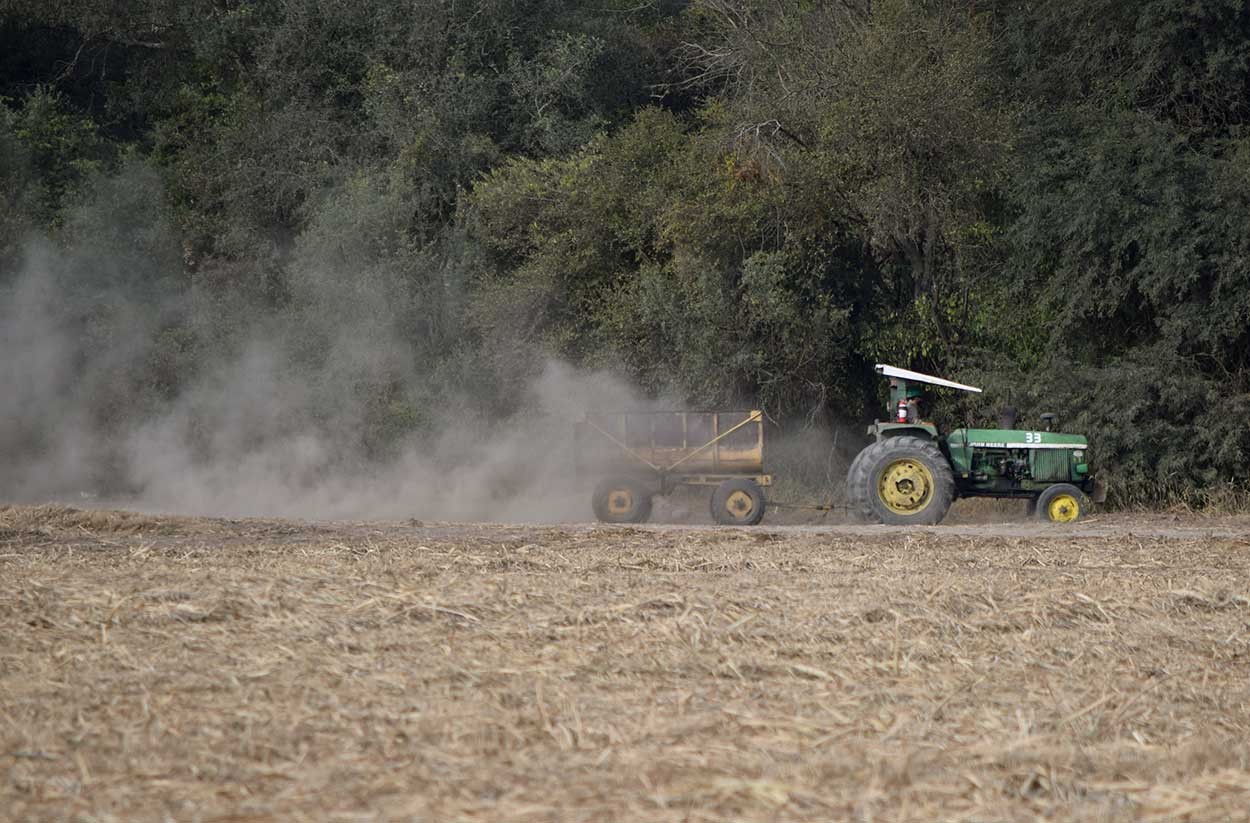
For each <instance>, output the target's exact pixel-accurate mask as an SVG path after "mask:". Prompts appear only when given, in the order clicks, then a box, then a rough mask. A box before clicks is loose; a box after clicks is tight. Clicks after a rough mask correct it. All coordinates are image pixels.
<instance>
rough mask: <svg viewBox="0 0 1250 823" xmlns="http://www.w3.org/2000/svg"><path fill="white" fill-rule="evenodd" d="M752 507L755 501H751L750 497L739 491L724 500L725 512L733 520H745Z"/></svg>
mask: <svg viewBox="0 0 1250 823" xmlns="http://www.w3.org/2000/svg"><path fill="white" fill-rule="evenodd" d="M754 505H755V501H753V500H752V499H751V495H749V494H747V493H746V492H744V491H742V490H741V489H739V490H738V491H735V492H734V493H733V494H731V495H729V497H727V498H726V499H725V511H727V512H729V516H730V517H732V518H733V519H734V520H746V518H747V515H749V514H750V513H751V509H752V507H753V506H754Z"/></svg>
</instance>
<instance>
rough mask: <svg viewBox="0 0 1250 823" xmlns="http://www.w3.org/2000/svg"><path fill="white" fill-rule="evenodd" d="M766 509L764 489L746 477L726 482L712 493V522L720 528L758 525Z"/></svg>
mask: <svg viewBox="0 0 1250 823" xmlns="http://www.w3.org/2000/svg"><path fill="white" fill-rule="evenodd" d="M767 508H768V500H767V499H766V498H765V497H764V489H762V488H761V487H760V484H759V483H756V482H755V481H754V480H751V479H749V478H746V477H735V478H734V479H732V480H726V481H725V482H724V483H721V484H720V485H719V486H717V487H716V491H714V492H712V502H711V510H712V520H714V521H716V522H717V523H719V524H721V525H722V526H755V525H758V524H759V522H760V521H761V520H763V519H764V511H765V509H767Z"/></svg>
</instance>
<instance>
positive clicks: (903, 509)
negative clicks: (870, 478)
mask: <svg viewBox="0 0 1250 823" xmlns="http://www.w3.org/2000/svg"><path fill="white" fill-rule="evenodd" d="M877 496H878V497H880V498H881V502H882V503H884V504H885V505H886V508H888V509H889V510H890V511H892V512H894V513H896V514H916V513H917V512H921V511H924V509H925V507H926V506H928V505H929V503H930V502H931V501H932V500H933V474H932V473H931V472H930V471H929V468H928V467H927V466H925V464H924V463H921V462H920V461H919V460H915V459H913V458H910V457H904V458H902V459H901V460H895V461H894V462H893V463H891V464H890V465H888V466H886V467H885V471H883V472H881V480H880V481H878V483H877Z"/></svg>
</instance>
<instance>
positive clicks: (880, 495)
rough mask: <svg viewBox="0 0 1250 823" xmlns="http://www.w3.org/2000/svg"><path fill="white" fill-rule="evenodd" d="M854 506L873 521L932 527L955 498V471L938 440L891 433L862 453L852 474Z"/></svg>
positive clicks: (849, 480) (849, 486)
mask: <svg viewBox="0 0 1250 823" xmlns="http://www.w3.org/2000/svg"><path fill="white" fill-rule="evenodd" d="M846 482H847V496H848V497H849V498H850V502H851V510H852V511H853V512H855V513H856V514H858V515H859V516H860V517H862V518H863V519H865V520H867V521H869V522H873V523H886V524H889V525H892V526H911V525H917V526H932V525H934V524H937V523H940V522H941V520H942V518H943V517H945V516H946V512H947V510H949V509H950V507H951V502H952V501H953V500H954V499H955V476H954V475H953V474H952V473H951V467H950V464H949V463H947V462H946V458H945V457H944V456H943V455H942V452H941V450H940V449H938V447H937V445H936V444H934V443H933V442H932V441H929V440H924V439H922V438H919V437H906V436H899V437H890V438H887V439H885V440H879V441H877V442H876V443H873V444H872V445H870V446H868V448H866V449H864V450H863V451H862V452H860V455H859V457H857V458H855V462H853V463H852V464H851V470H850V472H849V473H848V475H847V478H846Z"/></svg>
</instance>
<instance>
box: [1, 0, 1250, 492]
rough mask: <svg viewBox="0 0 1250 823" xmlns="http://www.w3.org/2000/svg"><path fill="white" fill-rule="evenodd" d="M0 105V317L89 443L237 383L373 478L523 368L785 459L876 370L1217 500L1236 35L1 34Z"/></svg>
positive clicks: (396, 21)
mask: <svg viewBox="0 0 1250 823" xmlns="http://www.w3.org/2000/svg"><path fill="white" fill-rule="evenodd" d="M0 75H2V76H0V95H4V102H3V105H0V284H8V283H13V282H16V281H17V280H18V279H19V278H18V277H17V276H16V275H17V273H18V272H19V271H20V270H25V269H30V268H31V267H32V266H34V265H35V263H32V261H37V260H42V259H44V258H43V257H41V256H40V255H44V256H45V257H46V258H47V260H49V261H52V262H50V263H48V270H49V271H54V272H55V278H53V279H54V280H55V281H56V282H57V283H58V284H60V285H62V286H64V291H65V294H66V295H71V296H70V297H66V298H63V299H62V301H61V302H62V303H63V304H64V305H63V306H62V309H63V311H64V316H63V317H61V318H60V319H59V320H58V322H62V323H63V324H64V329H65V330H67V333H69V334H70V335H71V336H72V337H73V338H74V339H75V340H80V341H85V345H86V346H87V348H88V349H90V350H92V351H93V352H98V353H99V354H100V357H101V358H103V359H96V358H95V356H94V355H93V356H92V357H89V358H86V361H85V362H92V363H97V364H98V363H106V364H107V365H108V369H106V371H108V372H109V373H110V374H121V375H123V377H122V378H119V379H115V380H99V381H95V382H93V381H91V380H85V378H84V380H83V382H82V383H81V385H80V386H79V387H78V388H76V389H75V391H76V392H81V394H82V396H84V397H87V396H89V397H90V398H91V401H90V403H89V404H88V405H89V406H90V408H91V409H92V410H93V411H92V414H93V415H94V416H95V417H96V418H98V419H100V420H104V421H107V422H108V425H109V426H111V427H112V428H113V429H114V430H122V429H124V428H125V427H126V425H127V424H128V422H129V423H132V422H134V421H136V420H141V419H144V415H146V414H147V413H148V412H150V411H151V410H152V409H154V408H159V407H162V404H164V405H171V404H175V403H176V402H177V401H178V399H179V398H180V397H182V396H183V395H184V393H185V392H187V391H188V390H190V388H189V387H193V386H194V385H197V381H200V380H205V379H209V378H211V377H212V376H213V375H214V374H216V371H215V369H218V368H221V367H222V366H221V364H222V363H226V362H233V360H238V361H239V362H251V361H250V360H249V359H248V358H250V357H257V358H259V359H260V360H261V361H263V362H264V363H265V364H268V365H266V366H265V369H268V368H272V369H274V370H275V372H273V373H271V372H268V371H265V369H261V370H260V371H261V372H262V373H264V374H265V375H266V377H267V379H269V380H272V381H274V383H275V384H276V385H279V386H280V387H281V390H282V391H285V392H289V393H290V394H291V395H292V396H295V397H298V398H299V399H300V401H301V403H303V404H304V405H305V406H306V414H302V415H300V416H299V419H298V420H284V421H279V422H278V423H275V424H274V428H273V429H272V431H278V432H281V433H283V434H284V435H285V434H287V433H289V430H291V429H296V428H298V427H299V426H309V427H312V428H314V429H317V430H322V431H329V430H334V431H340V432H343V434H342V441H343V442H344V443H345V444H348V445H350V446H351V448H347V449H346V452H347V453H352V454H360V455H364V456H365V457H366V458H368V459H382V458H385V457H386V456H387V455H389V454H393V453H394V450H395V448H397V445H398V444H400V443H403V442H407V441H408V440H409V439H411V438H414V437H416V438H420V437H425V436H432V435H433V433H435V432H437V431H438V430H439V429H440V426H441V425H442V424H443V420H442V417H441V415H443V414H444V412H442V411H441V410H443V409H446V408H449V407H454V408H457V409H459V410H461V412H462V413H463V414H468V415H472V416H474V417H475V419H482V420H488V419H497V418H501V417H507V416H508V415H510V414H513V413H515V412H516V411H517V409H518V408H520V407H521V406H522V405H523V404H524V402H525V400H524V398H525V395H526V386H527V385H528V384H529V383H530V381H531V380H532V379H533V378H534V377H535V376H536V375H537V374H539V373H540V372H541V371H542V369H543V366H544V363H545V361H546V360H547V359H548V358H550V357H558V358H562V359H566V360H569V361H572V362H574V363H577V364H582V365H585V366H590V367H596V368H605V369H608V370H611V371H614V372H617V373H619V374H622V375H625V376H628V377H630V378H632V379H633V380H634V381H635V382H636V383H637V384H638V385H639V386H641V387H642V388H643V389H644V390H646V391H647V392H648V393H650V394H652V395H655V396H664V397H666V398H667V399H670V400H671V401H672V402H674V403H687V404H698V405H720V404H733V405H737V404H759V405H761V406H762V407H763V408H765V409H766V410H767V411H768V413H769V414H770V416H771V417H772V418H773V419H774V420H776V421H778V423H779V424H780V425H781V426H782V427H783V429H784V428H785V427H787V426H791V427H792V426H794V425H798V424H801V425H804V426H807V427H808V430H809V431H810V430H812V429H813V428H814V427H819V426H825V427H828V426H829V425H830V424H831V423H833V422H836V421H838V420H841V419H845V420H848V421H854V422H856V423H858V422H859V421H862V420H865V419H871V418H872V417H873V416H874V415H878V414H880V412H881V394H880V392H881V390H882V387H881V385H880V381H879V380H877V379H876V377H875V376H874V375H873V374H872V370H871V365H872V364H873V363H874V362H881V361H885V362H893V363H897V364H899V365H903V366H910V367H914V368H919V369H923V370H926V371H933V372H939V373H948V374H950V376H952V377H956V378H960V379H965V380H970V381H972V382H977V381H981V382H984V383H985V385H986V387H987V388H988V389H990V390H991V392H990V393H991V394H992V395H993V399H990V398H986V399H985V400H984V403H985V404H986V405H983V406H979V405H973V406H966V407H965V406H960V405H953V404H952V405H949V406H947V407H945V408H942V409H940V410H939V412H940V414H941V415H942V416H943V417H944V419H947V420H950V421H952V422H959V421H960V420H961V419H962V418H967V417H976V418H978V419H979V422H989V421H990V420H991V419H992V418H993V417H994V415H995V408H996V406H997V405H999V404H1001V402H1003V401H1004V400H1006V399H1010V400H1011V402H1014V403H1015V404H1016V405H1018V406H1020V407H1021V409H1022V410H1025V411H1026V412H1027V413H1028V414H1031V415H1035V414H1036V413H1038V412H1040V411H1043V410H1055V411H1058V412H1060V413H1061V414H1062V415H1063V417H1064V420H1065V421H1066V425H1067V427H1069V428H1071V429H1083V430H1086V431H1088V432H1089V433H1090V435H1091V437H1092V439H1093V440H1094V442H1095V444H1096V447H1095V454H1096V457H1097V461H1098V465H1099V468H1100V469H1101V470H1103V471H1104V472H1105V473H1106V474H1107V475H1108V476H1109V477H1111V478H1113V480H1114V481H1115V484H1116V486H1115V488H1118V491H1115V490H1114V489H1113V494H1115V495H1118V497H1117V498H1116V499H1118V500H1119V501H1120V502H1137V501H1145V500H1150V499H1159V498H1161V497H1165V496H1176V495H1180V496H1182V497H1185V498H1186V499H1188V500H1189V501H1190V502H1195V503H1201V502H1203V501H1204V500H1205V499H1206V497H1205V495H1207V494H1209V492H1208V491H1207V490H1209V489H1212V488H1215V487H1218V486H1220V485H1222V484H1227V483H1229V482H1230V481H1231V482H1236V481H1239V479H1241V478H1244V477H1245V476H1246V471H1247V469H1248V468H1250V467H1248V466H1246V465H1245V462H1246V459H1247V458H1246V454H1247V453H1248V452H1250V443H1248V442H1247V436H1248V434H1247V432H1250V423H1247V422H1245V421H1246V420H1247V416H1246V415H1245V414H1244V413H1240V414H1238V413H1227V412H1220V411H1218V410H1220V409H1225V410H1227V409H1228V408H1233V409H1242V410H1243V411H1244V410H1245V406H1246V404H1247V402H1250V401H1248V400H1247V397H1250V262H1248V261H1250V247H1248V244H1250V239H1247V233H1246V231H1245V224H1246V220H1245V215H1246V213H1247V212H1248V211H1250V208H1248V207H1250V202H1248V200H1250V106H1248V104H1247V101H1248V100H1250V11H1247V6H1246V5H1245V4H1244V3H1243V2H1240V1H1239V0H1201V2H1200V0H1148V2H1142V3H1123V2H1116V1H1115V0H1074V2H1070V3H1064V4H1054V3H1051V4H1046V3H1035V2H1025V1H1024V0H1003V2H998V3H992V4H981V3H978V4H967V3H957V2H950V0H879V1H875V2H872V3H868V2H861V1H860V0H853V1H852V2H841V0H838V1H837V2H835V1H834V0H815V1H814V2H808V1H807V0H804V2H790V1H789V0H786V1H785V2H775V1H774V0H693V2H690V3H680V2H662V3H652V4H636V3H627V2H619V3H618V2H611V3H606V4H605V3H604V2H602V1H601V0H597V1H596V2H590V0H576V2H557V0H523V1H522V2H514V1H513V0H482V1H481V2H477V3H472V4H464V3H446V2H442V0H415V2H410V3H394V2H391V0H352V2H347V0H309V2H301V3H277V2H267V1H266V2H244V3H220V2H213V1H212V0H194V1H193V2H186V3H182V2H179V3H174V2H167V1H166V0H124V1H123V2H113V0H85V2H63V1H62V0H57V1H56V2H33V0H11V2H8V3H5V4H3V6H0ZM38 235H42V236H43V237H44V240H43V241H42V246H30V247H28V246H27V240H28V238H30V237H32V236H38ZM34 248H42V249H43V251H38V252H36V251H32V250H31V249H34ZM258 339H260V340H263V341H264V342H265V345H263V346H261V345H260V344H258V343H257V340H258ZM258 346H259V349H261V350H263V355H264V356H263V357H261V356H260V355H257V354H256V351H257V349H258ZM105 354H108V356H107V357H105V356H104V355H105ZM77 376H78V377H80V378H81V377H83V375H82V374H78V375H77ZM288 378H289V379H288ZM1047 407H1048V408H1047ZM207 421H208V418H196V419H195V420H194V421H193V425H195V426H203V427H207V426H208V425H209V423H208V422H207ZM855 428H858V426H856V427H855ZM256 436H258V437H259V436H261V435H260V434H257V435H256ZM18 439H20V438H18ZM6 442H7V441H6ZM853 445H854V444H848V443H845V442H843V443H839V444H838V446H837V448H838V449H840V450H843V451H846V450H848V449H852V448H853ZM345 448H346V447H345ZM834 462H836V461H834ZM830 465H832V463H831V462H830V461H829V460H828V459H822V460H821V461H818V464H813V469H812V472H813V476H814V475H815V474H821V473H824V474H828V467H829V466H830Z"/></svg>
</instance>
